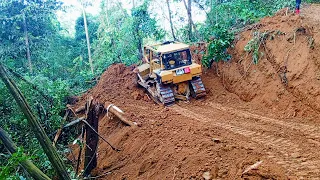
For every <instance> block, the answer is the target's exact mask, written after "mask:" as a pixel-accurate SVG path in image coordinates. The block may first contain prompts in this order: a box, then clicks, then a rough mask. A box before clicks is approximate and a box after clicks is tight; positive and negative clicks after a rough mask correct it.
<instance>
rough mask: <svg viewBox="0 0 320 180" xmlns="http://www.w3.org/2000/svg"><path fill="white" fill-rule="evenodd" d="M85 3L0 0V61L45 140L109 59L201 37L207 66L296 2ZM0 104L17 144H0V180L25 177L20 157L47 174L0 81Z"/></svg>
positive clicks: (130, 60) (136, 56)
mask: <svg viewBox="0 0 320 180" xmlns="http://www.w3.org/2000/svg"><path fill="white" fill-rule="evenodd" d="M308 2H311V1H308ZM312 2H317V1H312ZM92 3H94V2H90V1H89V0H86V1H84V0H83V1H78V2H77V4H78V6H66V5H65V3H64V1H61V0H46V1H39V0H23V1H21V0H6V1H1V2H0V63H1V64H2V65H3V67H4V68H5V69H6V71H7V72H8V74H10V77H11V78H12V79H13V81H14V82H15V83H16V84H17V87H18V88H19V89H20V90H21V92H22V93H23V94H24V96H25V97H26V100H27V102H28V103H29V104H30V105H31V109H32V110H33V111H34V112H35V113H36V116H37V117H36V118H37V119H38V120H39V121H40V123H41V125H42V127H43V128H44V130H45V133H46V134H47V135H48V136H49V138H50V139H51V140H52V139H53V138H54V137H53V133H54V132H55V131H56V130H57V129H58V128H59V127H60V125H61V122H63V116H64V115H65V109H66V108H65V107H66V104H67V103H69V102H70V101H71V100H72V98H70V97H72V96H75V95H78V94H80V93H83V92H84V91H86V90H88V89H89V88H91V87H92V86H93V85H95V83H96V82H97V79H98V78H99V75H100V74H101V73H102V72H103V71H104V70H105V69H106V68H108V67H109V66H110V65H112V64H114V63H123V64H125V65H132V64H139V63H140V60H141V59H142V54H143V52H142V51H143V45H145V44H147V43H153V42H164V41H168V40H177V41H182V42H185V43H189V44H192V43H195V42H203V41H204V42H207V43H209V46H208V55H207V56H205V58H204V59H203V61H202V63H203V65H204V66H205V67H207V68H210V67H211V65H212V63H213V62H217V61H221V60H224V61H228V60H229V59H231V58H232V57H231V56H230V55H229V54H227V51H226V49H227V48H229V47H231V46H232V42H233V40H234V35H235V33H236V32H239V31H240V30H241V28H243V27H245V26H247V25H250V24H253V23H255V22H257V21H258V20H259V19H261V18H263V17H265V16H271V15H273V14H274V13H275V12H276V11H278V10H279V9H282V8H284V7H288V10H293V9H294V7H295V1H293V0H290V1H287V0H276V1H271V0H216V1H213V0H166V1H160V0H152V1H148V0H145V1H144V0H132V1H130V2H125V1H123V2H122V1H115V0H101V2H100V4H99V6H98V8H99V10H97V12H99V13H97V14H90V13H88V12H87V11H86V10H87V8H88V7H91V6H92ZM71 10H72V11H78V12H79V13H78V14H79V17H77V19H76V21H75V22H73V23H71V22H70V23H69V25H72V24H75V25H74V27H72V29H74V33H73V34H71V35H70V34H69V33H65V32H66V31H67V30H66V29H70V27H68V28H67V27H65V26H63V25H62V23H61V22H60V21H59V20H58V18H57V12H58V11H63V12H64V13H66V14H67V13H68V12H69V11H71ZM199 14H200V15H199ZM195 17H197V18H195ZM0 102H1V103H0V117H1V122H2V123H1V124H0V127H1V128H3V129H4V130H5V131H7V132H8V133H9V134H10V137H11V138H12V139H13V141H14V142H15V143H16V144H17V146H18V149H19V150H18V151H17V152H16V153H15V154H14V155H12V156H11V155H10V154H9V153H8V152H7V150H6V149H5V147H4V145H3V144H2V143H1V142H0V179H28V178H29V177H28V174H27V173H25V171H24V170H23V169H21V168H19V166H18V164H19V162H21V161H23V160H25V159H26V158H29V159H31V160H32V161H33V162H34V163H35V165H36V166H37V167H39V169H40V170H42V171H43V172H44V173H45V174H47V175H48V176H49V177H51V178H52V177H54V176H55V171H54V168H53V166H52V164H51V163H50V161H49V160H48V157H47V156H46V155H45V153H44V151H43V149H42V148H41V146H40V144H39V142H38V141H37V139H36V137H35V134H34V133H33V132H32V131H31V129H30V127H29V125H28V122H27V119H26V116H25V115H24V114H23V113H22V112H21V111H20V109H19V107H18V105H17V104H16V102H15V100H14V98H13V97H12V96H11V94H10V93H9V91H8V89H7V87H6V86H5V84H4V83H0ZM75 134H76V133H75ZM75 138H76V137H69V139H68V141H67V142H62V143H61V144H58V145H57V149H58V152H59V154H60V155H61V157H63V158H62V159H63V160H64V161H65V162H67V161H66V158H65V152H67V151H68V146H67V145H68V144H70V143H72V141H74V139H75ZM67 168H68V172H69V173H70V174H71V175H72V176H75V175H74V170H73V168H72V165H71V164H68V163H67Z"/></svg>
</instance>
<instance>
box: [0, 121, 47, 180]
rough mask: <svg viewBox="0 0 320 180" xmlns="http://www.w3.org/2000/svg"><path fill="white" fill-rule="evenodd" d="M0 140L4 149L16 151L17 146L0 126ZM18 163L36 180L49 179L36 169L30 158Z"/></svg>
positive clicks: (11, 152) (11, 151)
mask: <svg viewBox="0 0 320 180" xmlns="http://www.w3.org/2000/svg"><path fill="white" fill-rule="evenodd" d="M0 140H1V142H2V144H3V145H4V146H5V147H6V149H7V150H8V151H9V152H10V154H13V153H15V152H17V146H16V145H15V144H14V143H13V141H12V140H11V139H10V137H9V135H8V134H7V132H5V131H4V130H3V129H2V128H1V127H0ZM20 165H21V166H22V167H23V168H24V169H25V170H26V171H27V172H28V173H29V175H30V176H31V177H33V178H34V179H36V180H50V178H49V177H48V176H47V175H45V174H44V173H43V172H42V171H41V170H40V169H38V168H37V167H36V166H35V165H34V164H33V163H32V162H31V161H30V160H24V161H21V162H20Z"/></svg>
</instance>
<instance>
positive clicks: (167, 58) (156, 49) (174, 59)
mask: <svg viewBox="0 0 320 180" xmlns="http://www.w3.org/2000/svg"><path fill="white" fill-rule="evenodd" d="M144 61H145V62H147V63H150V71H151V72H152V71H153V70H155V69H161V70H171V69H175V68H179V67H183V66H188V65H191V64H192V60H191V53H190V50H189V46H188V45H186V44H183V43H179V42H175V41H169V42H165V43H162V44H156V45H152V46H145V47H144Z"/></svg>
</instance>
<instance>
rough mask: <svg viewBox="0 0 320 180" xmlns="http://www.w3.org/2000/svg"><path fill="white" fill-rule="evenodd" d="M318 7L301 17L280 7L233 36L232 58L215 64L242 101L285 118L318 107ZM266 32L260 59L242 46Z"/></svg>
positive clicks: (319, 108) (260, 50)
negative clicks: (265, 108) (256, 58)
mask: <svg viewBox="0 0 320 180" xmlns="http://www.w3.org/2000/svg"><path fill="white" fill-rule="evenodd" d="M319 9H320V7H319V6H317V5H311V6H310V7H308V9H305V10H304V13H303V14H302V15H301V16H297V15H294V14H288V15H287V14H286V10H282V11H280V12H278V13H277V14H276V16H274V17H266V18H264V19H262V20H261V21H260V22H259V23H258V24H256V26H253V27H252V28H250V29H248V30H246V31H244V32H242V33H241V34H239V35H238V36H237V38H238V39H237V42H236V44H235V48H234V49H232V50H231V53H232V56H233V58H232V61H231V62H229V63H226V64H223V65H220V70H221V72H222V74H223V76H224V78H225V79H224V83H225V84H226V86H227V88H228V90H229V91H231V92H234V93H235V94H237V95H238V96H239V97H240V98H241V99H242V100H244V101H247V102H253V103H256V104H264V105H265V107H267V108H269V109H273V110H274V111H278V112H279V111H280V112H283V114H284V115H285V116H289V117H292V116H308V115H310V114H316V113H317V112H318V111H319V110H320V71H319V67H320V51H319V49H320V32H319V30H320V26H319V22H318V21H317V20H318V17H319ZM258 33H259V34H260V35H261V34H262V33H267V34H268V36H266V39H265V41H263V42H262V43H259V47H260V48H259V55H260V58H259V62H258V64H257V65H254V64H253V59H252V58H253V57H252V53H250V54H248V53H247V52H245V50H244V49H245V46H246V45H247V43H248V42H249V41H250V40H252V39H253V38H254V34H258Z"/></svg>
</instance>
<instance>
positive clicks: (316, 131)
mask: <svg viewBox="0 0 320 180" xmlns="http://www.w3.org/2000/svg"><path fill="white" fill-rule="evenodd" d="M207 105H209V106H210V107H212V108H215V109H218V110H221V111H224V112H228V113H233V114H235V115H236V116H238V117H243V118H247V119H249V118H253V119H257V120H260V121H262V122H267V123H273V124H277V125H280V126H283V127H286V128H290V129H293V130H298V131H300V132H302V133H303V134H305V135H307V137H308V138H310V139H315V138H316V139H318V138H320V128H319V127H316V126H313V125H307V124H302V123H296V122H290V121H281V120H278V119H273V118H269V117H265V116H261V115H258V114H253V113H250V112H247V111H242V110H238V109H234V108H231V107H225V106H223V105H221V104H217V103H212V102H209V103H208V104H207ZM311 142H313V143H314V144H317V145H320V142H318V141H315V140H312V141H311Z"/></svg>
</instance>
